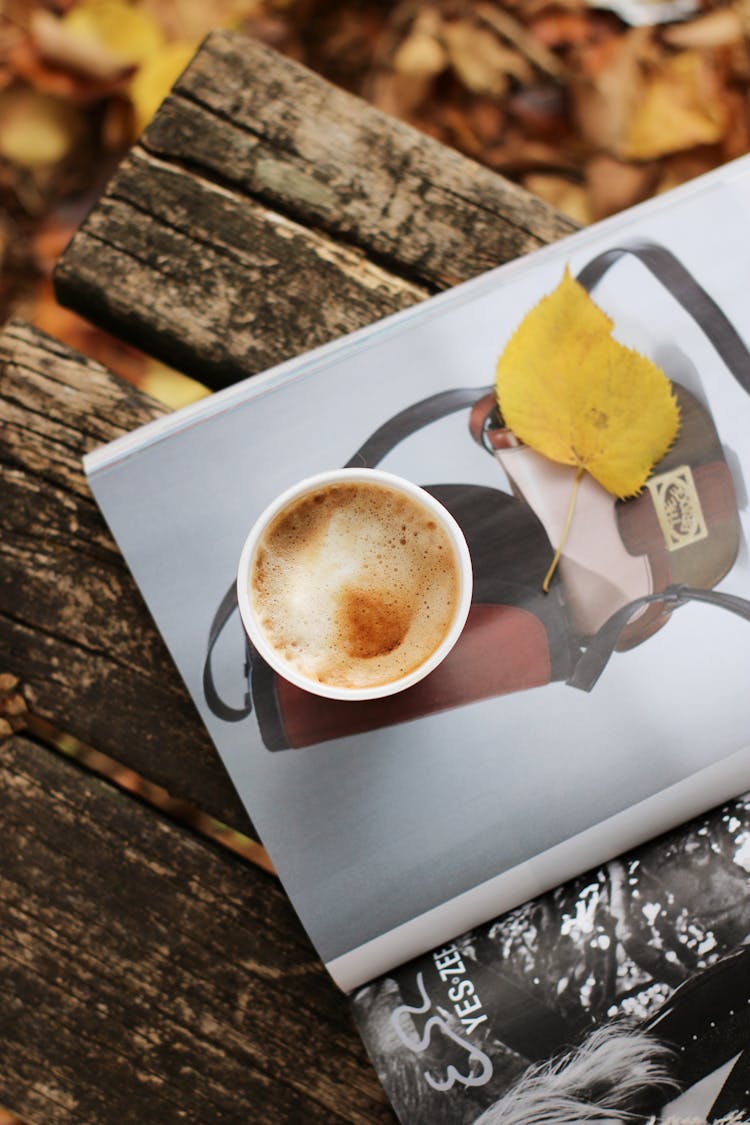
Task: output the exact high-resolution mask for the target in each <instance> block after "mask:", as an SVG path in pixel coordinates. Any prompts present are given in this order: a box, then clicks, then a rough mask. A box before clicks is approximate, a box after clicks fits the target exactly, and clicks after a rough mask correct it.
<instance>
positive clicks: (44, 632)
mask: <svg viewBox="0 0 750 1125" xmlns="http://www.w3.org/2000/svg"><path fill="white" fill-rule="evenodd" d="M163 410H164V408H163V407H161V406H159V405H158V404H157V403H155V402H154V401H153V400H151V399H149V398H147V396H146V395H143V394H141V393H140V392H138V391H136V390H135V389H134V388H132V387H130V386H129V385H128V384H127V383H124V382H123V381H122V380H120V379H117V378H116V377H115V376H113V375H112V374H111V373H110V372H108V371H106V370H105V369H104V368H103V367H101V366H100V365H98V364H95V363H92V362H90V361H88V360H85V359H84V358H83V357H82V356H80V355H76V354H75V353H74V352H72V351H70V350H69V349H68V348H65V347H63V346H62V345H61V344H59V343H57V342H55V341H54V340H51V339H50V338H49V337H47V336H43V335H42V334H41V333H39V332H36V331H35V330H34V329H32V328H29V327H28V326H27V325H23V324H21V323H18V322H17V323H14V324H11V325H10V326H8V327H7V328H6V330H5V332H4V333H3V334H2V336H0V476H1V477H2V481H3V486H2V490H0V653H2V662H3V664H5V665H6V670H8V671H11V672H14V673H15V674H16V675H18V676H20V677H21V680H22V682H23V684H24V689H25V692H26V697H27V702H28V703H29V706H30V707H31V709H32V711H33V712H34V713H36V714H37V715H39V716H41V717H42V718H45V719H48V720H49V721H50V722H52V723H53V724H55V725H57V726H58V727H61V728H62V729H63V730H65V731H68V732H70V733H71V734H74V735H76V736H77V737H78V738H80V739H82V740H83V741H84V742H88V743H90V744H91V745H92V746H94V747H95V748H96V749H97V750H101V751H102V752H104V753H107V754H110V755H111V756H112V757H114V758H116V759H117V761H119V762H122V763H123V764H124V765H127V766H130V767H131V768H132V769H135V770H137V771H138V772H139V773H141V774H142V775H143V776H144V777H146V778H148V779H149V780H151V781H154V782H156V783H157V784H159V785H162V786H164V787H165V788H166V789H168V790H169V792H170V793H171V794H172V795H173V796H175V797H177V798H182V799H185V800H188V801H191V802H193V803H194V804H196V805H198V806H199V807H200V808H201V809H203V810H204V811H205V812H209V813H211V814H212V815H214V816H217V817H219V818H220V819H222V820H225V821H226V822H227V823H228V824H231V825H232V826H233V827H235V828H239V829H240V830H244V831H251V830H252V829H251V826H250V822H249V820H248V819H247V815H246V813H245V812H244V810H243V808H242V806H241V804H240V801H239V798H238V797H237V795H236V793H235V791H234V788H233V786H232V785H231V783H230V781H229V779H228V777H227V775H226V773H225V771H224V768H223V766H222V765H221V763H220V761H219V758H218V756H217V754H216V751H215V750H214V748H213V744H212V743H211V742H210V740H209V737H208V735H207V734H206V732H205V729H204V727H203V724H202V723H201V722H200V719H199V718H198V714H197V712H196V711H195V709H194V707H193V704H192V702H191V700H190V698H189V696H188V694H187V691H186V690H185V688H184V686H183V684H182V681H181V679H180V677H179V676H178V674H177V672H176V670H175V668H174V665H173V663H172V660H171V658H170V656H169V654H168V653H167V651H166V648H165V646H164V644H163V642H162V640H161V637H160V635H159V633H158V632H157V629H156V627H155V626H154V624H153V622H152V620H151V617H150V615H149V613H148V611H147V609H146V607H145V605H144V603H143V601H142V599H141V596H140V594H139V592H138V590H137V588H136V585H135V582H134V580H133V578H132V577H131V575H130V572H129V571H128V569H127V567H126V565H125V563H124V561H123V559H122V556H121V554H120V552H119V550H118V549H117V546H116V545H115V543H114V541H113V539H112V537H111V535H110V533H109V531H108V530H107V527H106V525H105V523H104V521H103V519H102V517H101V515H100V513H99V509H98V508H97V506H96V504H95V502H94V499H93V497H92V496H91V493H90V491H89V488H88V484H87V483H86V479H85V477H84V473H83V467H82V464H81V458H82V456H83V454H84V453H85V452H87V451H89V450H91V449H93V448H95V447H96V446H98V445H101V444H102V443H104V442H106V441H109V440H111V439H113V438H115V437H117V436H119V435H120V434H122V433H124V432H126V431H129V430H132V429H134V428H135V427H136V426H138V425H141V424H142V423H144V422H147V421H149V420H150V419H151V418H154V417H156V416H157V415H158V414H160V413H163ZM2 670H3V669H2V667H0V671H2Z"/></svg>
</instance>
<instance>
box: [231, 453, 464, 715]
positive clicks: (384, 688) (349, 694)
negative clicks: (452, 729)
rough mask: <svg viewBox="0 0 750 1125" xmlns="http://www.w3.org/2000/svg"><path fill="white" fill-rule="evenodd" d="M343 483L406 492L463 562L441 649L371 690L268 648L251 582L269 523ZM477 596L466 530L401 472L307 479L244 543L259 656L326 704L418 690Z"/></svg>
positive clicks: (244, 596)
mask: <svg viewBox="0 0 750 1125" xmlns="http://www.w3.org/2000/svg"><path fill="white" fill-rule="evenodd" d="M342 481H349V482H352V483H357V482H360V481H365V482H369V483H374V484H378V483H379V484H382V485H383V486H385V487H389V488H391V489H395V490H397V491H401V492H403V493H404V494H406V495H407V496H410V497H411V498H412V499H413V500H416V501H417V502H418V503H421V504H422V505H423V506H424V507H426V508H428V509H429V510H430V511H431V512H432V513H433V514H434V515H435V517H436V518H437V519H438V520H439V521H440V523H441V525H442V526H443V528H444V529H445V531H446V533H447V534H448V536H449V538H450V541H451V544H452V546H453V549H454V553H455V557H456V561H457V563H458V576H459V593H458V599H457V605H456V612H455V613H454V615H453V620H452V622H451V625H450V628H449V629H448V631H447V632H446V634H445V636H444V637H443V639H442V641H441V642H440V644H439V645H438V646H437V648H436V649H435V650H434V651H433V652H432V653H431V654H430V656H429V657H428V658H427V659H426V660H425V661H424V662H423V663H422V664H420V665H419V666H418V667H417V668H414V669H413V670H412V671H411V672H409V673H408V674H407V675H405V676H401V677H399V679H397V680H391V681H389V682H388V683H385V684H378V685H374V686H370V687H360V688H347V687H341V686H336V685H332V684H324V683H319V682H318V681H317V680H313V679H312V678H311V677H308V676H304V675H302V674H301V673H300V672H298V671H297V670H296V669H295V668H293V667H291V666H290V665H289V664H288V663H287V662H286V661H285V660H284V659H283V657H281V656H280V655H279V653H278V652H277V651H276V649H274V648H273V647H272V646H271V645H270V644H269V643H268V641H267V639H266V636H265V632H264V630H263V628H262V626H261V625H260V622H259V620H258V617H257V614H256V613H255V610H254V608H253V605H252V600H251V597H250V581H249V579H250V573H251V566H252V563H253V560H254V557H255V552H256V549H257V547H258V544H259V542H260V540H261V538H262V535H263V533H264V532H265V530H266V528H267V527H268V525H269V523H270V522H271V521H272V520H273V519H274V517H275V516H276V515H277V514H278V513H279V512H280V511H282V510H283V509H284V508H285V507H286V506H287V505H288V504H290V503H291V502H292V501H293V500H296V499H298V498H299V497H301V496H305V495H306V494H307V493H308V492H314V491H315V490H316V489H318V488H321V487H324V486H326V485H329V484H337V483H339V482H342ZM472 592H473V568H472V562H471V555H470V553H469V548H468V545H467V543H466V538H465V536H464V534H463V531H462V530H461V528H460V526H459V525H458V523H457V522H456V520H455V519H454V517H453V516H452V515H451V513H450V512H449V511H448V509H447V508H446V507H445V506H444V505H443V504H441V503H440V501H439V500H436V499H435V497H434V496H432V495H431V494H430V493H429V492H427V490H426V489H424V488H422V487H421V486H420V485H418V484H415V483H414V482H413V481H410V480H408V479H407V478H406V477H402V476H398V475H397V474H396V473H389V472H386V471H385V470H383V469H367V468H347V469H331V470H327V471H325V472H321V473H315V474H314V475H312V476H308V477H304V478H303V479H302V480H299V481H297V482H296V483H295V484H293V485H291V486H290V487H288V488H286V489H285V490H284V491H283V492H281V493H279V495H278V496H276V497H275V499H273V500H272V501H271V502H270V504H268V505H267V506H266V507H265V508H264V509H263V511H262V512H261V513H260V515H259V516H258V517H257V519H256V520H255V522H254V523H253V525H252V527H251V529H250V531H249V533H248V535H247V537H246V539H245V542H244V544H243V547H242V551H241V554H240V559H239V564H238V567H237V603H238V605H239V611H240V618H241V620H242V625H243V628H244V630H245V633H246V635H247V637H248V638H249V640H250V643H251V644H252V645H253V647H254V648H255V650H256V651H257V653H258V654H259V656H261V657H262V658H263V659H264V660H265V661H266V662H267V663H268V664H270V666H271V667H272V668H273V669H274V671H276V672H278V674H279V675H280V676H282V677H283V678H284V679H285V680H288V681H289V683H292V684H294V685H295V686H296V687H299V688H302V689H303V690H304V691H308V692H311V693H312V694H313V695H318V696H322V697H323V698H325V699H339V700H352V701H355V700H367V699H380V698H382V697H385V696H388V695H395V694H396V693H397V692H401V691H404V690H405V689H406V688H408V687H412V685H413V684H416V683H418V682H419V681H420V680H422V679H424V678H425V676H428V675H429V674H430V672H432V671H434V669H435V668H437V666H438V665H439V664H441V663H442V661H443V660H444V659H445V657H446V656H447V655H448V653H449V652H450V651H451V649H452V648H453V647H454V645H455V644H456V641H457V640H458V638H459V637H460V635H461V633H462V631H463V628H464V625H465V624H466V619H467V617H468V615H469V608H470V606H471V598H472Z"/></svg>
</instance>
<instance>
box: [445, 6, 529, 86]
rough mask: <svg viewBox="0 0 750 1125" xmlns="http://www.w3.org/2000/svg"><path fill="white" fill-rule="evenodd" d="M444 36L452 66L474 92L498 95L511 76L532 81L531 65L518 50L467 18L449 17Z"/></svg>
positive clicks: (521, 80)
mask: <svg viewBox="0 0 750 1125" xmlns="http://www.w3.org/2000/svg"><path fill="white" fill-rule="evenodd" d="M442 37H443V41H444V43H445V46H446V49H447V51H448V55H449V57H450V63H451V66H452V67H453V69H454V71H455V73H456V75H457V76H458V78H459V79H460V80H461V82H462V83H463V84H464V86H466V88H467V90H471V91H472V93H475V94H493V95H495V96H499V95H500V94H502V93H504V91H505V90H506V89H507V86H508V78H509V77H513V78H516V79H517V80H518V81H519V82H530V81H531V79H532V77H533V70H532V68H531V67H530V66H529V64H528V62H527V61H526V59H525V58H524V57H523V56H522V55H520V54H519V53H518V51H514V50H511V49H510V48H509V47H505V46H504V45H503V44H502V43H501V42H500V40H499V39H498V37H497V36H496V35H495V34H494V33H493V32H491V31H487V30H485V29H484V28H481V27H477V26H476V25H474V24H472V23H470V22H469V21H468V20H452V21H450V22H448V21H446V22H445V23H444V24H443V29H442Z"/></svg>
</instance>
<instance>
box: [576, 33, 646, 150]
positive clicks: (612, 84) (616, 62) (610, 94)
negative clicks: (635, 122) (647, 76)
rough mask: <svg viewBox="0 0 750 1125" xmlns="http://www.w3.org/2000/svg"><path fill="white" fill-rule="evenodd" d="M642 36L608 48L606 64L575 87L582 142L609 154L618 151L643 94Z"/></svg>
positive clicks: (602, 53)
mask: <svg viewBox="0 0 750 1125" xmlns="http://www.w3.org/2000/svg"><path fill="white" fill-rule="evenodd" d="M641 38H642V36H641V33H640V32H636V33H631V34H629V35H626V36H623V37H622V38H621V39H620V40H618V41H614V40H613V41H612V42H610V43H608V44H607V45H606V50H604V49H601V50H600V51H599V52H597V54H598V55H600V56H601V55H605V56H606V57H605V59H604V64H603V65H601V66H599V65H598V63H597V67H596V71H595V72H594V73H589V74H588V75H587V76H585V77H580V76H579V77H578V78H577V79H576V81H574V82H573V84H572V86H571V91H570V92H571V95H572V105H573V116H574V123H575V125H576V127H577V129H578V132H579V133H580V135H581V137H582V139H583V140H584V141H585V142H586V143H588V144H589V145H591V146H592V148H594V149H599V150H602V151H605V152H610V153H616V152H618V150H619V148H620V145H621V143H622V138H623V137H624V135H625V132H626V130H627V128H628V125H629V123H630V121H631V119H632V116H633V113H634V111H635V106H636V104H637V101H638V98H639V97H640V94H641V89H642V84H643V76H642V71H641V46H642V44H641V41H640V40H641Z"/></svg>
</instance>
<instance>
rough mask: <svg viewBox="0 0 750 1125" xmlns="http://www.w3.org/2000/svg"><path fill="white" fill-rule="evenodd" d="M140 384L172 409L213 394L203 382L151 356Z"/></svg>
mask: <svg viewBox="0 0 750 1125" xmlns="http://www.w3.org/2000/svg"><path fill="white" fill-rule="evenodd" d="M138 385H139V387H140V388H141V390H142V391H145V392H146V394H149V395H151V396H152V398H156V399H158V400H159V402H163V403H164V405H165V406H168V407H170V409H171V410H179V409H180V407H181V406H188V405H189V404H190V403H191V402H197V401H198V399H201V398H206V397H207V396H208V395H210V394H211V392H210V390H209V389H208V387H205V386H204V385H203V384H202V383H199V382H197V381H196V380H195V379H191V378H189V377H188V376H187V375H183V374H182V373H181V372H180V371H175V370H174V369H173V368H171V367H167V366H166V365H165V364H163V363H159V361H158V360H155V359H151V358H150V357H148V359H147V362H146V369H145V371H144V372H143V374H142V375H141V377H140V379H139V382H138Z"/></svg>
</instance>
